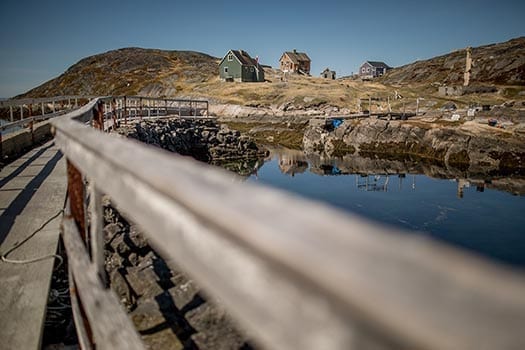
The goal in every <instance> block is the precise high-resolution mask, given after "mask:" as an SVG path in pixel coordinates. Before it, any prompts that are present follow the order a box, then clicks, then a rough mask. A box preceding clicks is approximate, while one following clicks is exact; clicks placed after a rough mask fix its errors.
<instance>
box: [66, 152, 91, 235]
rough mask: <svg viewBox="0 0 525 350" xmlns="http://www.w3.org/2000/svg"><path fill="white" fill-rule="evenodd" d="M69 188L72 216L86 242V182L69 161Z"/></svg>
mask: <svg viewBox="0 0 525 350" xmlns="http://www.w3.org/2000/svg"><path fill="white" fill-rule="evenodd" d="M67 186H68V189H67V190H68V196H69V206H70V208H71V216H72V217H73V219H74V220H75V223H76V224H77V227H78V231H79V232H80V236H81V237H82V240H83V241H84V242H86V238H87V237H86V220H85V217H86V215H85V210H84V182H83V181H82V174H81V173H80V171H79V170H78V169H77V168H76V167H75V166H74V165H73V164H72V163H71V162H70V161H69V159H68V160H67Z"/></svg>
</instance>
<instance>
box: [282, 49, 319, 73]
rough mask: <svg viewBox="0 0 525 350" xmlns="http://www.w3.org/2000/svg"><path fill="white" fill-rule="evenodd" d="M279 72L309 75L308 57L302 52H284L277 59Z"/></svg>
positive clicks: (309, 61) (309, 62)
mask: <svg viewBox="0 0 525 350" xmlns="http://www.w3.org/2000/svg"><path fill="white" fill-rule="evenodd" d="M279 63H280V68H281V71H283V72H285V73H301V74H305V75H310V64H311V60H310V57H308V55H307V54H306V53H304V52H297V50H295V49H294V50H293V51H286V52H285V53H283V54H282V56H281V58H280V59H279Z"/></svg>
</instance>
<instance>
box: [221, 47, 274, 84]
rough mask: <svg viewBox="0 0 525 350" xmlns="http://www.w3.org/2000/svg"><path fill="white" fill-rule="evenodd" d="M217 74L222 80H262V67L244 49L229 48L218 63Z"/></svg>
mask: <svg viewBox="0 0 525 350" xmlns="http://www.w3.org/2000/svg"><path fill="white" fill-rule="evenodd" d="M219 76H220V78H221V80H223V81H239V82H262V81H264V69H263V68H262V67H261V65H260V64H259V62H258V59H257V58H256V59H253V58H251V57H250V55H249V54H248V53H247V52H246V51H244V50H230V51H228V53H227V54H226V55H225V56H224V58H223V59H222V61H221V63H219Z"/></svg>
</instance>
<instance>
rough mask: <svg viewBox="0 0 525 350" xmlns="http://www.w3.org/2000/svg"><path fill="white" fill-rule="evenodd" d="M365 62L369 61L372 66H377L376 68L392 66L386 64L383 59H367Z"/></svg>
mask: <svg viewBox="0 0 525 350" xmlns="http://www.w3.org/2000/svg"><path fill="white" fill-rule="evenodd" d="M365 63H368V64H369V65H371V66H372V67H376V68H385V69H390V68H392V67H390V66H389V65H388V64H386V63H385V62H381V61H365ZM363 64H364V63H363Z"/></svg>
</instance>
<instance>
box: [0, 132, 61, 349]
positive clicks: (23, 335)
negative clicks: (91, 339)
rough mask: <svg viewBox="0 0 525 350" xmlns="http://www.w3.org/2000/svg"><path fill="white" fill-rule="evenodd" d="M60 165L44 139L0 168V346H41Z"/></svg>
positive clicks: (56, 224) (57, 210)
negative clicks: (36, 146)
mask: <svg viewBox="0 0 525 350" xmlns="http://www.w3.org/2000/svg"><path fill="white" fill-rule="evenodd" d="M65 163H66V162H65V159H64V157H63V156H62V154H61V153H60V151H59V150H58V148H57V147H56V146H55V144H54V141H50V142H48V143H46V144H44V145H43V146H40V147H38V148H36V149H33V150H31V151H30V152H28V153H27V154H25V155H24V156H22V157H21V158H19V159H17V160H16V161H15V162H13V163H11V164H9V165H7V166H6V167H4V168H3V169H2V170H1V171H0V252H1V254H2V260H1V261H0V295H1V296H2V297H1V298H0V340H1V343H2V346H1V347H2V349H40V348H41V341H42V335H43V326H44V319H45V314H46V305H47V299H48V294H49V288H50V282H51V276H52V272H53V264H54V261H55V259H54V258H53V257H52V255H53V254H55V252H56V249H57V243H58V238H59V226H60V221H61V218H62V215H61V213H62V212H61V211H62V208H63V205H64V200H65V197H66V189H67V176H66V166H65ZM28 237H30V238H29V239H27V238H28ZM14 247H17V248H16V249H13V248H14ZM46 256H47V257H48V258H46V259H43V260H38V261H35V262H27V261H30V260H34V259H35V258H40V257H46ZM6 260H7V261H6ZM20 262H25V263H20Z"/></svg>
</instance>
